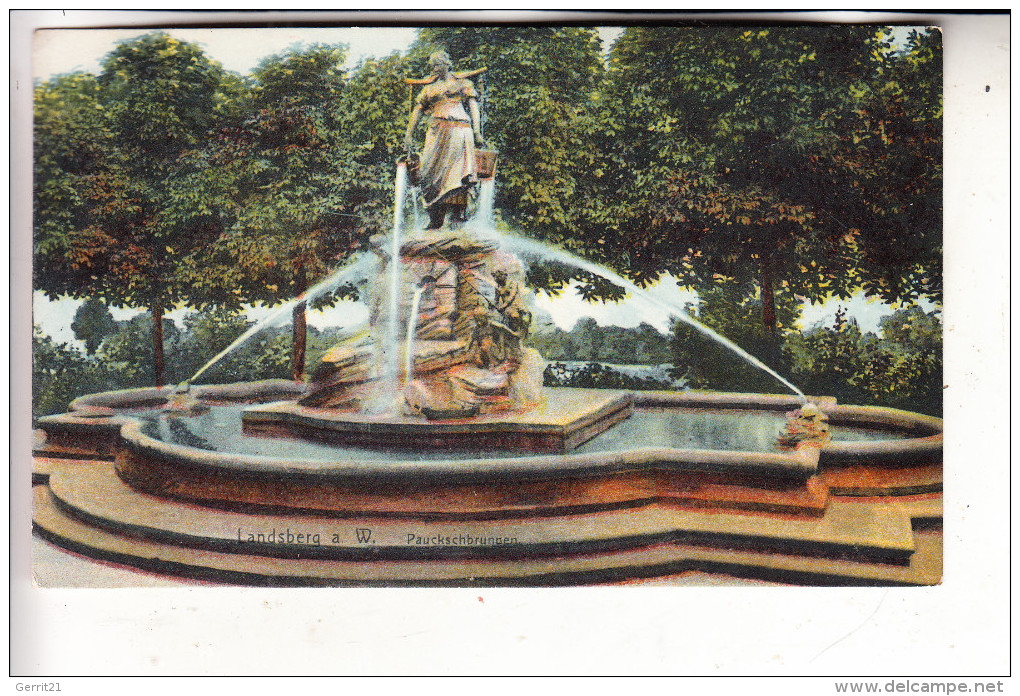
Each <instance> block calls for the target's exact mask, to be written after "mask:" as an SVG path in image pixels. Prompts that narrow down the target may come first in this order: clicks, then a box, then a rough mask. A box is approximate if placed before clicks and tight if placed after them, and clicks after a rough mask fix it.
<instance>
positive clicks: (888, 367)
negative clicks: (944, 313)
mask: <svg viewBox="0 0 1020 696" xmlns="http://www.w3.org/2000/svg"><path fill="white" fill-rule="evenodd" d="M881 326H882V332H883V336H882V338H879V337H877V336H875V335H874V334H871V333H867V334H865V333H862V332H861V330H860V328H859V327H858V326H857V323H856V322H854V321H847V320H846V319H845V318H843V316H842V315H840V314H837V317H836V320H835V322H834V323H833V325H832V326H831V327H824V326H819V327H815V328H814V329H812V330H810V331H807V332H805V333H804V334H803V335H799V334H798V335H796V336H794V337H792V339H791V340H790V341H789V342H788V343H787V346H786V350H787V352H788V354H789V356H790V360H791V374H792V378H793V380H794V381H795V382H797V383H798V384H799V385H801V387H802V389H804V390H805V391H806V392H808V393H812V394H829V395H833V396H836V397H837V398H839V400H840V401H843V402H845V403H861V404H877V405H882V406H891V407H894V408H903V409H907V410H911V411H920V412H922V413H930V414H933V415H938V416H941V415H942V326H941V322H940V321H939V320H938V317H937V316H936V315H935V314H934V313H925V312H924V311H923V310H922V309H921V308H919V307H916V306H913V307H908V308H905V309H900V310H898V311H896V312H895V313H893V314H892V315H891V316H889V317H887V318H886V319H884V320H883V321H882V324H881Z"/></svg>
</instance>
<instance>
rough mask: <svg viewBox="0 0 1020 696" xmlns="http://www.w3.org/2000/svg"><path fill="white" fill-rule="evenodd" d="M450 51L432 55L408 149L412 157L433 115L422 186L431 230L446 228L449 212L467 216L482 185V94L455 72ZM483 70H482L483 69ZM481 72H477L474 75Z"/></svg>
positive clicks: (407, 140) (458, 217)
mask: <svg viewBox="0 0 1020 696" xmlns="http://www.w3.org/2000/svg"><path fill="white" fill-rule="evenodd" d="M452 65H453V64H452V61H451V60H450V56H449V55H448V54H447V53H446V51H436V52H435V53H433V54H432V55H431V56H430V57H429V67H431V68H432V75H431V76H430V77H429V79H428V80H425V81H418V80H415V81H411V80H409V82H412V83H418V84H421V83H422V82H425V86H424V87H423V88H422V90H421V92H419V94H418V98H417V99H416V100H415V104H414V110H413V111H412V112H411V119H410V122H409V123H408V125H407V136H406V137H405V139H404V145H405V147H406V148H407V151H408V153H410V152H411V149H412V146H413V140H412V136H413V135H414V129H415V126H417V125H418V120H419V119H420V118H421V115H422V114H425V115H427V116H428V130H427V132H426V134H425V148H424V149H423V150H422V154H421V169H420V172H419V174H418V179H419V183H418V187H419V190H420V191H421V195H422V198H423V199H424V201H425V207H426V209H427V210H428V213H429V226H428V229H430V230H434V229H439V228H441V227H442V226H443V223H444V221H445V219H446V214H447V213H448V212H449V213H452V217H453V219H454V220H457V221H463V220H464V219H465V218H466V213H467V202H468V190H469V189H470V188H471V187H472V186H474V185H475V184H476V183H477V182H478V177H477V173H476V170H475V167H476V164H475V147H476V146H478V147H484V141H483V140H482V132H481V125H480V122H479V117H478V93H477V92H476V91H475V86H474V85H473V84H472V83H471V81H470V80H468V79H465V76H464V75H463V74H459V75H458V74H454V73H453V72H452V71H451V69H452ZM478 72H480V71H478ZM471 74H475V73H471Z"/></svg>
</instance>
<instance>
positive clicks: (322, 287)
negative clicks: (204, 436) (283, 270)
mask: <svg viewBox="0 0 1020 696" xmlns="http://www.w3.org/2000/svg"><path fill="white" fill-rule="evenodd" d="M374 261H375V259H374V258H373V257H372V256H371V255H369V254H357V255H355V256H353V257H351V261H350V262H349V263H348V264H346V265H344V266H341V267H340V268H339V269H337V270H336V271H334V272H333V273H331V274H330V275H328V276H327V277H326V278H324V279H323V280H321V281H319V282H318V283H316V284H315V285H313V286H312V287H310V288H308V290H306V291H305V292H303V293H301V294H300V295H299V296H297V297H295V298H294V299H293V300H290V301H288V302H285V303H283V304H282V305H280V306H279V307H277V308H276V309H274V310H273V311H272V312H270V313H269V314H268V315H266V316H265V317H264V318H263V319H262V320H261V321H259V322H257V323H255V324H253V325H252V326H250V327H249V328H248V330H247V331H245V332H244V333H243V334H241V335H240V336H238V337H237V338H236V339H235V340H234V342H233V343H231V344H230V345H229V346H227V347H226V348H224V349H223V350H221V351H220V352H219V353H217V354H216V355H215V356H214V357H213V358H212V359H211V360H210V361H209V362H207V363H206V364H205V365H203V366H202V367H201V368H199V370H198V372H196V373H195V374H194V375H192V376H191V377H190V378H189V379H188V380H186V382H187V383H191V384H194V383H195V381H196V380H197V379H198V378H199V377H201V376H202V374H203V373H205V371H206V370H208V369H209V368H211V367H212V366H213V365H215V364H216V363H218V362H219V361H220V360H222V359H223V358H224V357H225V356H227V355H229V354H230V353H231V352H233V351H234V350H236V349H238V348H240V347H241V346H242V345H244V344H245V343H246V342H247V341H248V340H249V339H250V338H251V337H252V336H254V335H255V334H257V333H259V332H260V331H262V330H263V329H265V328H267V327H269V326H272V325H273V323H274V322H276V320H277V319H279V318H280V317H281V316H283V315H284V314H285V313H288V312H290V311H291V310H293V308H294V307H295V306H296V305H297V304H298V303H299V302H308V301H311V300H314V299H316V298H317V297H319V296H320V295H323V294H324V293H326V292H329V291H332V290H334V289H336V288H337V287H339V286H340V285H341V284H342V283H346V282H348V281H349V280H350V279H351V278H354V277H357V275H358V274H361V275H366V276H367V274H368V268H369V266H370V265H371V264H372V263H373V262H374Z"/></svg>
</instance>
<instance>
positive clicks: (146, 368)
mask: <svg viewBox="0 0 1020 696" xmlns="http://www.w3.org/2000/svg"><path fill="white" fill-rule="evenodd" d="M162 321H163V346H162V348H163V350H164V352H165V353H164V359H166V357H167V356H169V357H171V358H172V357H173V356H175V355H176V354H177V348H178V344H179V342H180V330H179V329H178V328H177V326H176V324H174V322H173V321H172V320H170V319H167V318H166V317H164V318H163V320H162ZM118 323H119V328H118V330H117V332H116V333H113V334H111V335H109V336H107V337H106V338H105V339H104V340H103V342H102V344H101V345H100V346H99V350H98V351H97V353H96V358H97V359H98V360H99V361H100V362H102V363H103V364H105V365H106V366H107V368H108V369H109V370H110V375H111V381H112V383H113V385H114V386H113V387H112V388H114V389H129V388H133V387H143V386H150V385H151V384H152V365H153V362H154V360H155V355H154V344H153V341H152V338H151V337H152V316H151V315H148V314H140V315H138V316H136V317H133V318H131V319H129V320H127V321H125V322H118ZM167 376H168V377H169V379H170V381H171V382H176V381H179V375H178V374H177V373H176V371H175V370H173V367H172V365H171V366H170V369H169V370H168V375H167Z"/></svg>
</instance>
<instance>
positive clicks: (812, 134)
mask: <svg viewBox="0 0 1020 696" xmlns="http://www.w3.org/2000/svg"><path fill="white" fill-rule="evenodd" d="M925 36H929V34H926V35H925ZM915 41H921V39H920V35H919V36H918V37H917V38H915ZM924 42H925V43H926V45H927V47H928V49H929V50H928V52H927V53H924V54H923V55H924V56H925V57H934V56H936V55H939V51H938V50H937V49H936V48H935V47H934V46H931V45H930V44H931V43H932V41H931V40H930V39H924ZM918 56H919V57H917V58H908V57H904V56H899V55H897V54H893V53H891V52H890V50H889V47H888V42H887V41H885V40H884V37H883V35H881V34H880V33H878V32H876V31H875V30H874V29H873V28H870V27H768V28H746V27H716V28H710V29H706V28H696V27H650V28H649V27H632V28H629V29H627V30H626V32H625V33H624V34H623V35H622V36H621V38H620V39H619V40H618V41H617V43H616V44H615V45H614V48H613V53H612V57H611V63H610V68H609V71H608V76H607V95H608V100H607V101H608V102H609V104H610V105H611V107H610V109H609V111H608V113H609V116H608V117H607V119H606V120H605V121H604V122H603V123H604V124H605V129H606V135H607V136H608V137H606V138H605V139H603V141H602V142H603V146H604V147H603V148H602V150H601V152H600V155H599V157H600V164H599V165H598V168H599V169H600V170H602V171H604V172H605V173H604V176H603V179H604V183H603V185H602V191H604V192H606V193H607V194H608V195H606V196H605V199H604V200H605V204H604V205H603V206H602V208H601V211H600V213H599V214H598V215H596V216H594V217H593V218H592V219H591V222H590V223H589V224H590V228H589V229H590V230H591V231H590V232H587V234H588V236H589V241H588V243H587V246H588V247H589V248H595V249H600V250H601V251H602V254H603V256H604V257H605V258H607V259H612V260H613V261H614V264H615V267H617V268H618V269H621V270H626V272H628V273H629V274H630V275H631V276H632V277H633V278H635V279H636V280H637V282H639V283H644V282H651V281H652V280H654V279H655V278H656V277H658V275H659V274H660V273H661V272H663V271H667V272H669V273H671V274H672V275H673V276H674V277H676V278H677V279H678V280H679V281H680V282H681V283H682V284H684V285H689V286H694V285H696V284H698V283H703V282H705V281H706V280H708V279H712V278H720V279H722V278H728V279H732V280H735V281H736V282H738V283H749V282H750V283H754V284H756V285H757V286H758V287H759V288H760V289H761V292H762V294H763V297H766V298H767V297H768V296H771V295H772V294H786V293H793V294H796V295H799V296H801V297H805V298H808V299H812V300H821V299H824V298H825V297H828V296H830V295H835V296H838V297H849V296H850V294H852V293H853V292H854V291H855V290H856V289H858V288H864V289H865V290H867V291H868V292H869V293H870V294H873V295H876V296H880V297H882V298H884V299H886V300H888V301H897V300H901V299H911V298H913V297H916V296H917V295H918V294H924V295H928V296H931V297H934V298H936V299H937V298H938V293H939V292H940V290H939V287H940V286H938V284H937V281H936V280H935V277H936V276H939V275H940V273H941V265H940V261H939V260H938V259H939V257H940V255H941V246H940V238H939V237H938V236H937V233H936V232H934V231H935V230H940V228H941V193H940V186H941V184H940V179H941V170H940V168H939V167H937V166H935V159H934V158H935V152H934V150H933V149H932V148H933V147H934V148H935V149H938V148H940V143H941V141H940V139H939V138H938V137H937V136H936V134H937V132H938V130H939V127H940V126H939V124H938V123H937V122H936V121H935V120H934V113H935V111H934V110H933V109H932V108H930V105H932V104H934V103H935V102H938V103H939V104H940V103H941V89H940V85H939V84H938V81H937V73H936V72H934V71H929V72H928V73H923V72H922V71H921V70H916V71H914V72H913V73H911V72H910V70H912V68H910V63H911V61H914V62H918V63H920V62H921V61H922V57H921V52H919V53H918ZM930 66H931V64H930V63H929V64H926V67H930ZM897 71H901V72H903V71H905V72H904V77H902V78H899V77H896V78H895V79H894V81H893V82H890V76H891V75H892V74H893V73H896V72H897ZM907 73H909V74H911V75H914V76H915V77H916V80H915V82H916V83H917V84H919V85H921V86H919V87H918V89H920V90H922V91H923V92H924V95H925V98H924V99H918V100H917V101H916V105H917V108H927V111H925V113H926V114H927V119H924V118H921V119H919V120H917V121H911V123H914V124H915V125H917V124H918V123H919V122H923V123H924V124H925V127H926V128H927V130H926V133H927V135H924V136H920V135H916V136H913V135H912V136H910V137H904V136H903V135H902V134H895V133H893V131H892V130H890V128H891V127H892V123H893V121H894V120H896V119H894V118H893V114H891V113H889V114H886V115H884V116H883V117H881V118H876V117H875V116H874V114H872V113H870V110H874V107H872V106H870V105H872V104H887V103H888V102H889V99H888V98H887V97H886V96H884V95H885V93H886V92H888V91H889V90H892V91H893V92H894V93H895V92H896V91H897V90H898V89H900V88H899V87H897V86H896V85H899V84H900V82H899V81H900V80H901V81H902V83H903V84H906V83H907V78H906V74H907ZM890 85H892V86H890ZM922 104H926V105H929V107H922V106H921V105H922ZM883 109H884V111H883V113H884V114H885V112H889V109H888V108H887V107H885V106H883ZM906 120H907V118H906V117H904V118H900V119H899V122H901V123H903V122H904V121H906ZM891 182H897V184H893V185H890V183H891ZM911 182H913V183H912V184H911ZM905 191H906V192H908V193H909V192H911V191H916V195H914V194H913V193H910V195H908V196H906V197H905V196H904V195H903V194H904V192H905ZM908 209H909V210H910V211H911V212H910V214H907V212H906V211H907V210H908ZM596 235H598V236H597V237H596ZM762 309H763V315H762V323H763V324H765V325H766V327H767V328H769V329H772V330H773V333H774V334H775V335H776V338H777V339H778V333H779V329H778V327H775V328H774V329H773V324H774V322H773V319H772V317H773V313H772V312H771V310H770V308H769V307H768V304H767V303H766V304H764V305H763V307H762Z"/></svg>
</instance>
